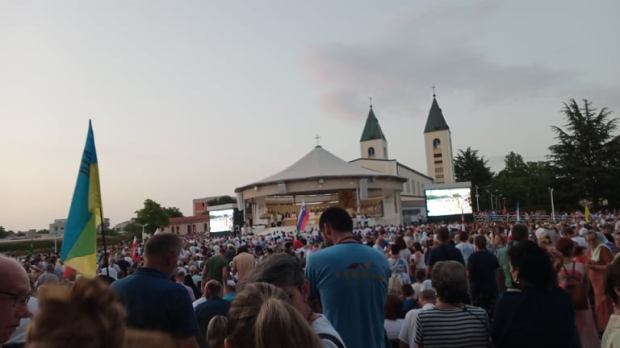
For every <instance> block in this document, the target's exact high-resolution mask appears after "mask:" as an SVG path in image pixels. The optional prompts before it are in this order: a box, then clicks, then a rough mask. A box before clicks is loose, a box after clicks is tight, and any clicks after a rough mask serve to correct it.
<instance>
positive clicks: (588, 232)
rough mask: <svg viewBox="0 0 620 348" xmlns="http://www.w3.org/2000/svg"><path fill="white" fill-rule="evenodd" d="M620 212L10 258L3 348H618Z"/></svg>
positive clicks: (152, 243) (0, 323) (342, 225)
mask: <svg viewBox="0 0 620 348" xmlns="http://www.w3.org/2000/svg"><path fill="white" fill-rule="evenodd" d="M619 253H620V214H618V213H617V212H600V213H598V214H594V215H593V216H592V218H591V221H587V222H586V221H585V218H584V217H583V216H582V215H581V214H566V215H564V216H563V217H562V219H561V221H560V222H557V223H555V222H545V223H542V222H537V221H534V220H525V221H524V222H523V223H510V222H475V223H474V222H472V223H459V222H453V223H451V224H448V225H444V224H441V223H432V224H423V225H417V226H413V225H412V226H370V227H368V226H354V225H353V220H352V219H351V217H350V215H349V214H348V213H347V212H346V211H345V210H343V209H340V208H328V209H326V210H325V211H324V212H323V213H322V214H321V217H320V219H319V223H318V226H317V228H315V229H313V230H311V231H308V232H304V233H300V234H294V233H286V232H273V233H271V234H268V235H262V236H261V235H254V234H249V235H243V236H234V235H231V236H222V237H214V236H209V235H185V236H178V235H175V234H167V233H159V234H156V235H154V236H152V237H150V238H149V239H148V240H146V241H145V242H143V243H139V245H134V246H133V247H132V246H130V245H129V244H121V245H117V246H114V247H111V248H110V250H107V252H106V254H105V255H103V253H100V255H99V259H100V262H99V270H98V273H99V276H98V277H96V278H95V279H88V278H85V277H81V276H80V275H79V274H76V272H75V271H73V270H72V269H70V268H69V267H66V266H65V265H63V264H62V262H60V260H59V259H58V257H57V255H55V254H54V253H52V252H49V253H42V254H35V255H24V256H22V257H18V258H11V257H8V256H3V255H0V345H1V346H2V347H3V348H6V347H11V348H14V347H24V346H26V347H50V348H51V347H210V348H223V347H225V348H242V347H259V348H262V347H275V348H278V347H298V348H306V347H308V348H318V347H329V348H342V347H349V348H352V347H372V348H374V347H378V348H380V347H385V348H388V347H401V348H404V347H411V348H413V347H492V346H495V347H524V346H525V347H585V348H589V347H601V346H602V347H618V346H620V258H616V255H617V254H619Z"/></svg>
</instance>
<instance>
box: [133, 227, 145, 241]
mask: <svg viewBox="0 0 620 348" xmlns="http://www.w3.org/2000/svg"><path fill="white" fill-rule="evenodd" d="M135 224H136V225H138V226H142V241H143V242H144V226H146V224H144V225H143V224H139V223H137V222H136V223H135Z"/></svg>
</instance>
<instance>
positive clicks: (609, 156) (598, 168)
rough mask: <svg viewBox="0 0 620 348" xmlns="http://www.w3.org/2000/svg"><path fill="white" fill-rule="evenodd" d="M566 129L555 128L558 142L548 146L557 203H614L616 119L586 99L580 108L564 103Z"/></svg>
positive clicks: (616, 169)
mask: <svg viewBox="0 0 620 348" xmlns="http://www.w3.org/2000/svg"><path fill="white" fill-rule="evenodd" d="M562 113H563V114H564V118H565V120H566V124H565V125H564V128H560V127H558V126H552V130H553V132H554V133H555V134H556V137H555V138H556V139H557V140H558V143H557V144H555V145H552V146H550V147H549V150H550V151H551V154H550V155H549V158H550V159H551V162H552V164H553V168H554V173H555V177H556V181H555V183H554V186H556V192H557V197H558V200H560V201H564V202H566V203H567V204H569V205H571V206H573V207H574V206H576V205H577V202H578V201H579V200H580V199H582V198H585V199H588V200H590V201H592V205H593V208H595V209H596V208H597V207H598V206H599V205H600V204H601V203H602V202H603V201H604V200H610V199H611V200H613V199H616V197H614V189H613V188H616V187H617V185H618V184H617V175H618V168H617V161H618V160H617V158H618V152H617V148H618V147H617V144H616V140H615V139H614V131H615V130H616V128H617V121H618V120H617V119H615V118H611V117H610V115H611V111H609V110H608V109H607V108H602V109H601V110H600V111H599V112H598V113H597V110H596V109H595V108H593V107H592V103H591V102H590V101H588V100H587V99H584V100H583V106H581V107H580V106H579V105H578V104H577V102H576V101H575V100H574V99H570V101H568V102H567V103H564V108H563V109H562Z"/></svg>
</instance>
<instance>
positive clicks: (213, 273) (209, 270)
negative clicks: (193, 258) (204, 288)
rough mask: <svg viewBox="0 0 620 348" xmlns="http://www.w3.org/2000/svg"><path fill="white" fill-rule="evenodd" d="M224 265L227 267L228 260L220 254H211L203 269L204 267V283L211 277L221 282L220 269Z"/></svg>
mask: <svg viewBox="0 0 620 348" xmlns="http://www.w3.org/2000/svg"><path fill="white" fill-rule="evenodd" d="M224 267H228V260H227V259H226V258H225V257H223V256H221V255H215V256H211V257H210V258H209V259H208V260H207V261H206V262H205V269H204V274H203V279H204V282H205V283H206V282H207V281H209V280H211V279H215V280H217V281H218V282H220V283H221V282H222V269H223V268H224Z"/></svg>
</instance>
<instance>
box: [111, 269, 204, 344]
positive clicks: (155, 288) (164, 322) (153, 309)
mask: <svg viewBox="0 0 620 348" xmlns="http://www.w3.org/2000/svg"><path fill="white" fill-rule="evenodd" d="M112 288H113V289H114V290H115V291H116V293H117V295H118V296H119V298H120V300H121V303H123V305H124V306H125V309H126V310H127V326H129V327H131V328H135V329H142V330H155V331H162V332H165V333H168V334H170V335H172V336H173V337H175V338H186V337H190V336H196V335H197V334H198V324H197V322H196V317H195V315H194V308H193V306H192V302H191V300H190V298H189V294H188V293H187V289H185V287H184V286H183V285H181V284H177V283H175V282H173V281H171V280H170V279H168V278H167V277H166V276H165V275H164V274H163V273H161V272H159V271H157V270H154V269H151V268H139V269H138V270H137V271H136V272H135V273H134V274H133V275H131V276H129V277H126V278H123V279H120V280H117V281H115V282H114V283H112Z"/></svg>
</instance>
